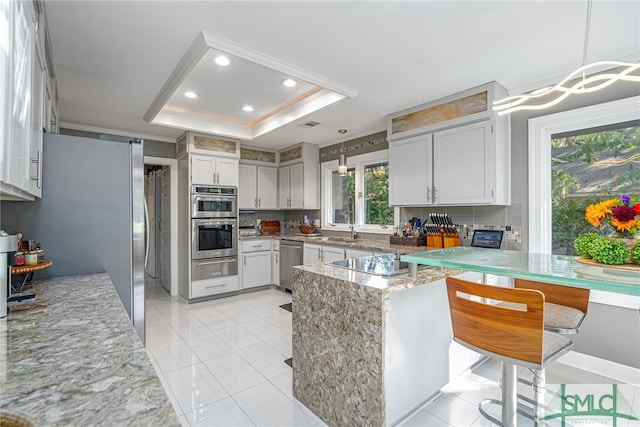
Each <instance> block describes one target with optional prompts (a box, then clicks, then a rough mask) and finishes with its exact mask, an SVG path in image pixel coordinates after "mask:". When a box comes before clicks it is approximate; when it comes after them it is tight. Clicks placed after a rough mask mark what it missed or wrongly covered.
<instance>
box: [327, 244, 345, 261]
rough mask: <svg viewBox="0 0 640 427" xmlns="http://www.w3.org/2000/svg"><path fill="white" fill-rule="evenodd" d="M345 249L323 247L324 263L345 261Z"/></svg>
mask: <svg viewBox="0 0 640 427" xmlns="http://www.w3.org/2000/svg"><path fill="white" fill-rule="evenodd" d="M345 251H346V249H344V248H336V247H333V246H323V247H322V262H333V261H340V260H343V259H345Z"/></svg>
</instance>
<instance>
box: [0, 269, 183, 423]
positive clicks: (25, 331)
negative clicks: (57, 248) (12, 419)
mask: <svg viewBox="0 0 640 427" xmlns="http://www.w3.org/2000/svg"><path fill="white" fill-rule="evenodd" d="M25 291H29V292H35V293H36V294H37V297H36V298H37V300H36V305H35V307H34V308H32V309H27V310H21V311H15V312H10V313H9V315H8V316H7V317H6V318H3V319H0V384H1V386H0V407H1V408H4V409H8V410H11V411H18V412H20V413H23V414H26V415H28V416H29V417H31V418H33V419H35V420H36V421H38V422H39V423H41V424H42V425H78V426H87V425H136V426H160V425H162V426H178V425H179V422H178V418H177V416H176V414H175V411H174V410H173V408H172V406H171V403H170V402H169V399H168V398H167V395H166V393H165V391H164V388H163V387H162V384H161V383H160V380H159V379H158V377H157V375H156V372H155V370H154V368H153V366H152V365H151V362H150V361H149V358H148V357H147V354H146V351H145V349H144V346H143V345H142V342H141V341H140V339H139V338H138V335H137V334H136V332H135V330H134V329H133V326H132V324H131V322H130V320H129V317H128V316H127V314H126V312H125V310H124V307H123V306H122V303H121V302H120V299H119V297H118V295H117V294H116V291H115V289H114V287H113V285H112V283H111V280H110V279H109V276H108V275H106V274H92V275H85V276H71V277H60V278H53V279H46V280H37V281H33V282H32V284H31V285H30V286H29V287H28V288H27V289H26V290H25Z"/></svg>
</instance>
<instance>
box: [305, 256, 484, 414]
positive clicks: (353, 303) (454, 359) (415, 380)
mask: <svg viewBox="0 0 640 427" xmlns="http://www.w3.org/2000/svg"><path fill="white" fill-rule="evenodd" d="M294 270H295V271H294V286H293V338H292V339H293V394H294V396H295V397H296V398H297V399H298V400H300V401H301V402H302V403H303V404H304V405H305V406H307V407H308V408H309V409H310V410H311V411H313V412H314V413H315V414H316V415H317V416H319V417H320V418H321V419H322V420H323V421H324V422H325V423H327V424H328V425H370V426H385V425H392V424H395V423H397V422H398V421H400V420H401V419H403V418H404V417H405V416H407V415H408V414H410V413H411V412H412V411H413V410H414V409H416V408H417V407H419V406H420V405H421V404H422V403H424V402H425V401H426V400H427V399H429V398H430V397H432V396H433V395H434V394H436V393H437V392H438V391H439V390H440V388H441V387H442V386H444V385H445V384H446V383H447V382H448V381H449V380H450V378H453V377H454V376H456V375H457V374H458V373H460V372H461V371H462V370H464V369H466V368H467V367H468V366H469V365H471V364H473V363H474V362H475V361H477V360H478V357H477V354H472V353H471V352H469V351H467V350H465V349H464V348H462V347H459V346H457V344H456V345H452V332H451V322H450V320H449V307H448V304H447V296H446V289H445V283H444V278H445V277H446V276H448V275H452V274H459V273H462V272H461V271H459V270H448V269H447V270H442V271H441V270H440V269H421V270H419V271H418V273H417V278H416V279H415V280H414V279H411V278H410V277H409V275H408V274H403V275H397V276H389V277H384V276H380V275H374V274H367V273H361V272H358V271H355V270H352V269H346V268H342V267H338V266H334V265H331V264H316V265H308V266H300V267H296V268H295V269H294Z"/></svg>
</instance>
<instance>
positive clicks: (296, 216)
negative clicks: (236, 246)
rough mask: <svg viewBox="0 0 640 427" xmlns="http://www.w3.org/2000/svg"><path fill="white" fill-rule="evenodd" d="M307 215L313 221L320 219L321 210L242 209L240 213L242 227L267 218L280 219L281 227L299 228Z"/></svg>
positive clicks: (284, 228)
mask: <svg viewBox="0 0 640 427" xmlns="http://www.w3.org/2000/svg"><path fill="white" fill-rule="evenodd" d="M305 215H307V216H308V217H309V218H310V219H311V222H312V223H313V220H315V219H320V211H319V210H300V211H253V210H246V211H245V210H241V211H240V212H239V215H238V222H239V224H240V227H251V226H255V225H256V220H257V219H267V220H276V221H280V228H281V229H282V230H283V231H286V229H297V228H298V225H300V224H302V223H303V220H304V216H305Z"/></svg>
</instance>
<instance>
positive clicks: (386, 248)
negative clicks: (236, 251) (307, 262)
mask: <svg viewBox="0 0 640 427" xmlns="http://www.w3.org/2000/svg"><path fill="white" fill-rule="evenodd" d="M269 238H273V239H280V240H282V239H286V240H297V241H299V242H305V243H313V244H317V245H329V246H336V247H340V248H351V249H362V250H371V251H376V252H385V253H402V254H414V253H418V252H424V251H428V250H434V249H436V248H428V247H426V246H403V245H392V244H390V243H389V241H388V240H371V239H358V238H356V239H350V238H348V237H333V236H305V235H301V234H298V233H292V234H287V233H281V234H262V235H258V236H242V237H240V238H239V239H240V241H243V240H256V239H269Z"/></svg>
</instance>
